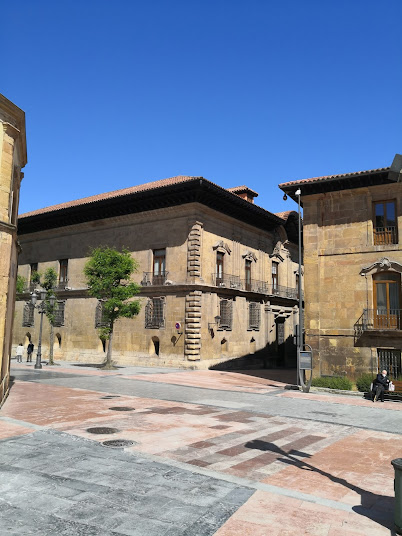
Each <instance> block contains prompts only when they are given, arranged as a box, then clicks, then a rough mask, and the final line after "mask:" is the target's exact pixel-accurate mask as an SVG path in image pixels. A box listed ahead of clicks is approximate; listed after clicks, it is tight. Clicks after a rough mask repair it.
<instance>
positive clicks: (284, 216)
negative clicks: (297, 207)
mask: <svg viewBox="0 0 402 536" xmlns="http://www.w3.org/2000/svg"><path fill="white" fill-rule="evenodd" d="M291 214H296V215H297V212H295V211H294V210H287V211H286V212H275V216H278V218H282V219H283V220H287V219H288V218H289V216H290V215H291Z"/></svg>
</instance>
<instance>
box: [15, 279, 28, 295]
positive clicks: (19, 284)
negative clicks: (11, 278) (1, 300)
mask: <svg viewBox="0 0 402 536" xmlns="http://www.w3.org/2000/svg"><path fill="white" fill-rule="evenodd" d="M26 282H27V280H26V279H25V277H23V276H22V275H17V285H16V291H17V294H22V293H23V292H24V291H25V286H26Z"/></svg>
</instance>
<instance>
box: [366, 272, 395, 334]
mask: <svg viewBox="0 0 402 536" xmlns="http://www.w3.org/2000/svg"><path fill="white" fill-rule="evenodd" d="M373 284H374V327H375V328H377V329H400V328H401V322H400V316H401V314H400V313H401V312H400V306H401V305H400V304H401V299H400V297H401V276H400V274H398V273H395V272H382V273H379V274H375V275H373Z"/></svg>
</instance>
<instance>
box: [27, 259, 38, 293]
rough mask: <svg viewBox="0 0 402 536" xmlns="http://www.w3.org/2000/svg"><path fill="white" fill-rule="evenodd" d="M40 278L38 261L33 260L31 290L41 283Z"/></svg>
mask: <svg viewBox="0 0 402 536" xmlns="http://www.w3.org/2000/svg"><path fill="white" fill-rule="evenodd" d="M38 278H39V274H38V263H37V262H33V263H32V264H31V273H30V274H29V290H30V291H32V290H34V289H35V288H36V287H37V286H38V285H39V282H38Z"/></svg>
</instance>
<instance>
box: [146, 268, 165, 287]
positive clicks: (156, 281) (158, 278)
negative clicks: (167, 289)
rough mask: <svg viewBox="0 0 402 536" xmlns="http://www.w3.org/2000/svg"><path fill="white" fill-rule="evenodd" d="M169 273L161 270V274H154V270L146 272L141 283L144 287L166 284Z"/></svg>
mask: <svg viewBox="0 0 402 536" xmlns="http://www.w3.org/2000/svg"><path fill="white" fill-rule="evenodd" d="M168 275H169V272H161V273H160V274H154V273H153V272H144V275H143V278H142V281H141V285H142V286H143V287H149V286H152V285H164V284H165V281H166V280H167V276H168Z"/></svg>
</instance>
